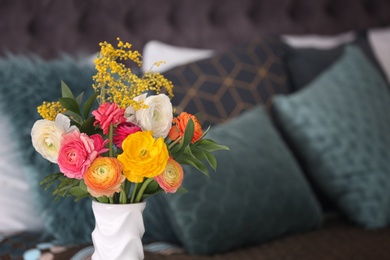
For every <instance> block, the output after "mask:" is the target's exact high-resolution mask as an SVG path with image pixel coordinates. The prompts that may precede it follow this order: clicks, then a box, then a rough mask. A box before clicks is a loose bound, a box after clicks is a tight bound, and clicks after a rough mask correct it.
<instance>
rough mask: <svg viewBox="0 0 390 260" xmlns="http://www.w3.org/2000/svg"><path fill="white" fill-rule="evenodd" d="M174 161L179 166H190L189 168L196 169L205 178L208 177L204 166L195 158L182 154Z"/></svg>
mask: <svg viewBox="0 0 390 260" xmlns="http://www.w3.org/2000/svg"><path fill="white" fill-rule="evenodd" d="M175 160H176V161H177V162H178V163H180V164H187V165H191V166H193V167H195V168H196V169H198V170H199V171H201V172H202V173H203V174H205V175H206V176H209V171H208V169H207V167H206V165H205V164H204V163H203V162H202V161H200V160H198V159H196V158H195V157H193V156H191V155H188V154H185V153H182V154H181V155H180V156H178V157H177V158H175Z"/></svg>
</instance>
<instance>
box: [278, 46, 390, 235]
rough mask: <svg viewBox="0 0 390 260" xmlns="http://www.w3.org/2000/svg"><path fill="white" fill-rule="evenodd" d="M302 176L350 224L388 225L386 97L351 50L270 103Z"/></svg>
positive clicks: (389, 125) (377, 78)
mask: <svg viewBox="0 0 390 260" xmlns="http://www.w3.org/2000/svg"><path fill="white" fill-rule="evenodd" d="M274 107H275V112H276V117H277V120H278V122H279V125H280V126H281V127H282V129H283V132H284V133H285V134H286V137H287V138H288V140H289V141H290V142H291V144H292V145H293V146H294V149H295V150H296V151H297V153H298V154H297V155H298V156H299V157H300V158H301V159H302V160H303V161H304V163H305V165H306V167H305V168H307V169H308V174H309V175H310V177H311V178H312V179H313V180H314V181H315V182H316V183H317V185H318V186H319V187H320V188H321V189H322V191H323V192H324V193H325V194H326V195H327V196H328V198H329V199H330V200H331V201H332V202H334V203H335V204H336V205H337V206H338V207H339V208H340V209H341V210H342V212H344V213H345V215H346V216H348V217H349V218H350V219H351V220H353V221H355V222H356V223H358V224H360V225H363V226H365V227H370V228H377V227H383V226H386V225H388V224H389V223H390V149H389V147H390V92H389V89H388V86H387V85H386V83H385V81H384V80H383V77H382V76H381V75H380V73H379V72H378V71H377V69H375V67H373V66H372V65H371V63H370V62H369V61H368V59H367V58H366V57H365V56H364V54H363V53H362V52H361V51H360V50H359V49H358V48H356V47H352V46H349V47H347V48H346V51H345V53H344V54H343V55H342V57H341V58H340V60H339V61H337V62H336V63H335V64H334V65H332V66H331V67H330V68H329V70H327V71H326V72H325V73H323V74H322V75H321V76H320V77H319V78H318V79H316V80H315V81H314V82H312V83H311V84H310V85H309V86H307V87H306V88H305V89H303V90H301V91H299V92H296V93H295V94H292V95H290V96H278V97H276V98H275V102H274Z"/></svg>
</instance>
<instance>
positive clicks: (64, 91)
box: [61, 80, 74, 99]
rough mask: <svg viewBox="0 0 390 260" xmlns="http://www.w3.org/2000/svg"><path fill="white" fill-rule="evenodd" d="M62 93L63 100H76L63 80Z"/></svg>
mask: <svg viewBox="0 0 390 260" xmlns="http://www.w3.org/2000/svg"><path fill="white" fill-rule="evenodd" d="M61 93H62V97H63V98H72V99H74V96H73V93H72V90H70V88H69V87H68V85H66V83H65V82H64V81H62V80H61Z"/></svg>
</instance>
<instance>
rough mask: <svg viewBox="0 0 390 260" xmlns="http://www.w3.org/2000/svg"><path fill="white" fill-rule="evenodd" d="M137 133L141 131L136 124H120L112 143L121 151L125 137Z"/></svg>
mask: <svg viewBox="0 0 390 260" xmlns="http://www.w3.org/2000/svg"><path fill="white" fill-rule="evenodd" d="M139 131H142V129H141V128H140V127H139V126H137V125H136V124H133V123H131V122H125V123H121V124H119V125H118V126H117V127H116V129H115V132H114V138H113V142H114V144H115V145H116V146H117V147H118V148H119V149H122V143H123V140H125V139H126V137H127V136H129V135H131V134H134V133H136V132H139Z"/></svg>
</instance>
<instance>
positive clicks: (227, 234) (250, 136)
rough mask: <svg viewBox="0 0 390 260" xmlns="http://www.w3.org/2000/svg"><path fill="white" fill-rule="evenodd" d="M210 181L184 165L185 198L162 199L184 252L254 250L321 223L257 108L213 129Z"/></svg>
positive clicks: (295, 168) (302, 182)
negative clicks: (213, 159) (214, 146)
mask: <svg viewBox="0 0 390 260" xmlns="http://www.w3.org/2000/svg"><path fill="white" fill-rule="evenodd" d="M208 138H210V139H213V140H215V141H216V142H218V143H220V144H224V145H227V146H229V148H230V151H218V152H215V156H216V159H217V161H218V168H217V172H213V170H211V169H209V170H210V178H208V177H206V176H205V175H203V174H202V173H200V172H198V171H197V170H195V169H194V168H191V167H184V172H185V178H184V182H183V187H185V188H186V189H187V190H188V192H187V193H176V194H164V197H165V201H164V205H166V210H167V212H166V213H167V215H168V216H169V218H168V219H169V220H170V222H171V226H172V227H173V229H174V232H175V233H176V236H177V237H178V239H179V241H180V242H181V244H182V245H183V246H184V248H185V249H186V250H187V251H188V252H189V253H191V254H201V255H203V254H214V253H220V252H224V251H228V250H232V249H235V248H239V247H242V246H249V245H256V244H258V243H260V242H265V241H269V240H271V239H275V238H278V237H281V236H283V235H286V234H289V233H294V232H302V231H306V230H310V229H313V228H316V227H318V226H320V225H321V223H322V213H321V209H320V206H319V204H318V202H317V201H316V199H315V197H314V196H313V193H312V191H311V189H310V187H309V186H308V183H307V182H306V180H305V179H304V177H303V176H302V173H301V171H300V169H299V168H298V166H297V164H296V162H295V161H294V159H293V156H292V154H291V153H290V151H289V150H288V149H287V148H286V146H285V144H284V143H283V141H282V140H281V138H280V136H279V134H278V133H277V132H276V130H275V128H274V127H273V126H272V124H271V121H270V119H269V118H268V114H266V112H265V111H264V108H263V107H262V106H258V107H256V108H255V109H252V110H249V111H247V112H244V113H243V114H242V115H240V116H239V117H237V118H236V119H234V120H231V121H229V122H227V123H225V124H222V125H219V126H216V127H214V128H212V129H211V130H210V132H209V134H208Z"/></svg>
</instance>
